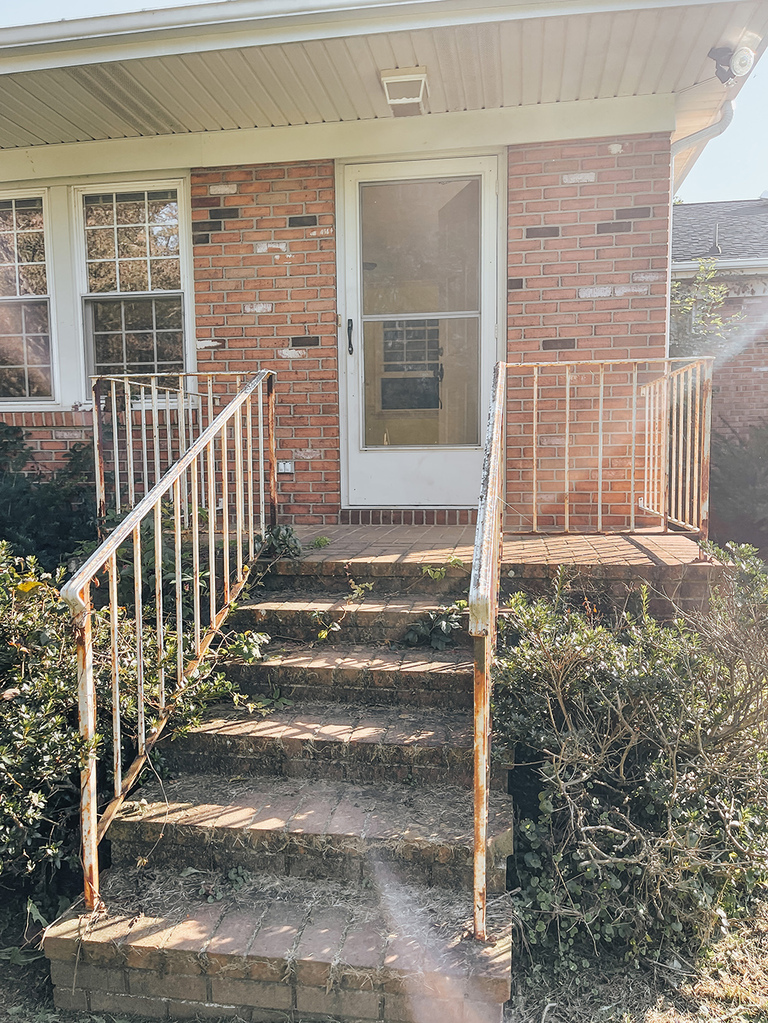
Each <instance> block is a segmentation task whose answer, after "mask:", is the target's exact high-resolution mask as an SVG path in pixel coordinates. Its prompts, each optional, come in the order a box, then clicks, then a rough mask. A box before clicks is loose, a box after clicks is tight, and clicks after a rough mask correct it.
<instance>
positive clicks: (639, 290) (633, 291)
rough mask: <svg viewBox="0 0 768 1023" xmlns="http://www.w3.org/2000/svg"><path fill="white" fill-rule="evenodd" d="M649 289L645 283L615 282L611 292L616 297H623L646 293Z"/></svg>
mask: <svg viewBox="0 0 768 1023" xmlns="http://www.w3.org/2000/svg"><path fill="white" fill-rule="evenodd" d="M650 290H651V289H650V287H649V286H648V285H647V284H617V285H616V287H615V288H614V289H613V293H614V295H615V296H616V298H624V297H625V296H626V295H647V294H648V292H649V291H650Z"/></svg>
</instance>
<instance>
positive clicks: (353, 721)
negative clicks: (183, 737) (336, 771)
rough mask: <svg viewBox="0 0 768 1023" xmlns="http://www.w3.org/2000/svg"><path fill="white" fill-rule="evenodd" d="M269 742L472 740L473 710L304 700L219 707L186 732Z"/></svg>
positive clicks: (191, 735)
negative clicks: (263, 712) (264, 712)
mask: <svg viewBox="0 0 768 1023" xmlns="http://www.w3.org/2000/svg"><path fill="white" fill-rule="evenodd" d="M195 736H211V737H214V736H215V737H216V738H217V739H218V738H220V739H222V740H226V739H227V738H232V739H237V740H245V741H247V740H253V741H256V742H258V741H259V740H269V741H270V742H285V741H289V740H293V741H296V742H327V743H339V744H344V745H349V744H354V743H365V744H370V745H377V746H435V747H443V746H445V745H451V746H461V747H465V746H471V745H472V739H473V722H472V715H471V714H470V713H468V712H466V711H451V710H435V709H433V708H430V709H428V710H418V709H413V710H410V709H401V708H396V707H366V706H364V705H354V704H352V705H339V704H327V703H306V704H302V705H301V706H298V707H285V708H279V709H278V710H275V711H273V712H272V713H271V714H269V715H268V716H266V717H263V718H259V717H254V716H253V715H244V714H243V713H242V711H239V710H237V709H217V710H216V711H214V712H213V713H212V714H210V715H209V716H208V717H207V718H206V720H205V721H203V722H202V723H201V724H200V725H198V726H196V727H195V728H192V729H190V731H189V733H188V737H189V738H190V739H191V738H194V737H195Z"/></svg>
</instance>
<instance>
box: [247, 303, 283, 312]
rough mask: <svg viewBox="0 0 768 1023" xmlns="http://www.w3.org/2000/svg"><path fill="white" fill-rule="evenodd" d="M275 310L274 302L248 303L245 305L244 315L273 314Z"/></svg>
mask: <svg viewBox="0 0 768 1023" xmlns="http://www.w3.org/2000/svg"><path fill="white" fill-rule="evenodd" d="M274 308H275V303H274V302H246V303H245V304H244V305H243V312H244V313H271V312H272V311H273V310H274Z"/></svg>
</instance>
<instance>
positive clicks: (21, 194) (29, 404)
mask: <svg viewBox="0 0 768 1023" xmlns="http://www.w3.org/2000/svg"><path fill="white" fill-rule="evenodd" d="M7 199H42V201H43V244H44V246H45V279H46V282H47V300H48V334H49V337H50V345H51V394H50V395H44V396H42V395H41V396H40V397H20V398H8V397H3V396H2V395H0V410H2V411H7V412H42V411H46V410H48V409H52V408H60V405H61V399H60V394H61V381H60V379H59V365H60V358H59V346H58V331H57V326H58V324H57V317H56V281H55V274H54V260H53V258H52V248H51V246H52V239H53V225H52V223H51V211H50V203H49V194H48V188H47V187H41V186H40V185H34V186H30V187H29V188H14V189H3V190H2V191H0V201H5V200H7ZM5 297H10V296H5ZM5 297H3V298H0V303H2V302H3V301H4V298H5ZM42 297H43V296H42V295H37V296H35V295H30V296H29V298H30V299H31V300H33V299H35V298H38V299H39V298H42ZM22 298H23V296H20V297H19V298H13V297H11V301H16V302H18V301H21V299H22Z"/></svg>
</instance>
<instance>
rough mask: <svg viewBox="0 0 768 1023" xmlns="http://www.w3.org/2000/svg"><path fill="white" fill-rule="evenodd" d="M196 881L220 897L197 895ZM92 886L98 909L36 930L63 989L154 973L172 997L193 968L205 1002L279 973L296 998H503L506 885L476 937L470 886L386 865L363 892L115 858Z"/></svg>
mask: <svg viewBox="0 0 768 1023" xmlns="http://www.w3.org/2000/svg"><path fill="white" fill-rule="evenodd" d="M206 891H214V892H216V893H217V894H218V895H219V898H218V899H217V900H214V901H212V902H211V901H207V900H206V899H205V896H204V893H205V892H206ZM102 893H103V897H104V901H105V904H106V906H107V907H108V913H107V914H105V915H102V916H101V918H95V917H93V916H90V915H89V916H85V915H78V914H77V913H72V912H70V913H69V914H68V915H66V916H65V917H63V918H62V919H61V920H59V921H57V922H56V923H55V924H53V925H52V926H51V927H50V928H48V930H47V932H46V938H45V952H46V954H47V955H48V957H49V958H50V959H51V960H52V961H54V962H56V963H57V964H58V968H57V971H56V973H55V975H54V980H55V982H56V983H57V984H62V987H63V984H64V983H68V984H69V983H71V985H72V987H73V988H74V987H75V985H77V986H78V987H83V988H86V987H89V986H93V985H95V984H96V983H97V982H98V980H99V978H100V977H103V978H104V979H108V982H109V983H110V984H111V985H112V989H113V990H115V991H116V992H120V991H121V990H122V991H131V992H133V991H136V990H141V983H142V981H144V983H147V981H146V980H145V978H147V977H149V981H150V982H151V981H152V979H153V978H152V976H151V974H150V971H152V972H153V973H154V975H155V976H156V977H157V978H158V979H157V981H156V983H158V984H160V983H163V984H164V985H165V986H164V988H162V989H161V990H162V991H163V993H164V994H165V996H166V997H170V998H173V997H174V991H175V990H177V991H178V992H179V994H176V996H175V997H176V998H190V997H191V998H192V999H194V993H193V992H194V990H195V988H196V987H199V988H200V989H201V990H202V989H204V988H205V981H203V983H202V984H201V982H200V980H199V978H200V975H201V974H202V975H203V976H204V977H206V978H208V980H209V983H210V984H211V988H210V990H211V991H212V994H213V1003H214V1004H223V1003H229V1004H232V1003H233V1002H234V1004H251V1005H258V1004H259V996H260V994H265V993H266V995H268V996H274V995H275V994H279V989H278V987H277V986H276V985H278V984H282V985H284V986H285V988H286V989H287V993H290V989H291V988H294V989H295V991H296V995H297V997H298V996H299V992H300V990H302V989H303V990H304V995H303V996H302V997H305V998H306V997H308V992H309V989H322V990H323V991H325V992H326V994H328V995H333V996H334V997H336V998H337V999H338V998H340V997H342V1000H343V996H341V995H340V992H342V991H345V990H346V991H376V992H380V993H381V994H382V996H383V997H384V999H385V1002H386V999H387V998H388V997H390V998H395V996H398V995H401V994H405V993H408V992H412V993H416V994H418V995H431V996H432V997H434V998H435V999H437V1000H438V1001H441V1000H442V999H445V998H458V999H460V1000H461V999H463V998H465V997H469V998H472V999H474V1000H476V1001H477V1002H479V1003H483V1002H485V1003H488V1004H489V1005H491V1004H497V1005H498V1004H500V1003H502V1002H504V1001H505V1000H506V999H507V998H508V997H509V986H510V979H511V918H512V914H511V908H510V903H509V900H508V899H506V898H505V897H502V898H501V899H498V900H495V901H494V903H492V904H491V906H490V907H489V933H490V934H491V937H492V941H491V942H489V943H479V942H475V941H472V940H467V934H468V932H469V929H470V926H471V920H472V900H471V895H470V894H469V893H464V894H461V893H456V892H450V893H441V892H436V891H435V890H434V889H428V888H426V887H424V886H421V885H418V884H414V883H404V882H402V881H401V880H400V879H399V878H397V877H396V876H395V875H394V874H393V873H392V872H391V871H390V870H384V869H382V870H381V871H380V873H379V874H377V876H376V879H375V881H374V883H373V884H372V886H371V887H370V888H369V889H367V890H365V891H363V890H355V889H350V888H349V886H345V885H343V884H339V883H338V882H328V881H309V880H305V879H301V880H296V879H278V878H273V877H271V876H269V875H256V874H247V873H245V874H240V875H239V876H238V878H237V885H233V884H232V883H231V882H230V881H229V880H228V878H227V876H226V875H222V874H218V873H215V872H203V871H198V872H196V873H195V874H194V876H187V877H186V878H180V877H179V875H178V872H177V871H155V870H150V871H146V870H145V871H143V872H139V871H135V870H134V871H128V870H121V871H115V870H112V871H110V872H109V874H108V875H107V876H106V878H105V879H104V884H103V887H102ZM68 971H69V972H68ZM70 975H71V976H72V980H70ZM158 975H159V976H158ZM126 981H127V983H126ZM62 982H63V983H62ZM121 985H123V986H122V987H121ZM260 985H263V987H261V989H260ZM334 993H335V994H334ZM349 997H350V998H351V999H352V1000H354V997H355V996H354V995H352V996H349ZM321 1001H322V999H321ZM287 1004H288V1005H289V1004H290V1001H289V1002H287ZM365 1015H366V1017H367V1016H368V1013H367V1012H366V1013H365ZM388 1015H389V1014H388V1013H387V1011H386V1008H385V1010H384V1018H388ZM375 1018H378V1012H376V1017H375ZM395 1018H397V1019H402V1018H405V1017H402V1016H398V1015H396V1016H395Z"/></svg>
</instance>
